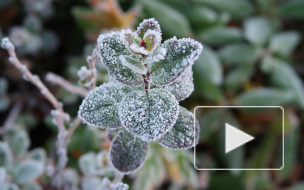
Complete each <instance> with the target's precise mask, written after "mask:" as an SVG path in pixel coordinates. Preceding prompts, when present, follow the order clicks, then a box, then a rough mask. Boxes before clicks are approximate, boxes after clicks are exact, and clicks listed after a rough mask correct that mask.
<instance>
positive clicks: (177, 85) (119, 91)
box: [79, 19, 202, 173]
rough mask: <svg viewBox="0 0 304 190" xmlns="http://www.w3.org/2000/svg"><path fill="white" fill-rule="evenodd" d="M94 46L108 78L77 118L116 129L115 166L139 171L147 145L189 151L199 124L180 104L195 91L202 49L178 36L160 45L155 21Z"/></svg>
mask: <svg viewBox="0 0 304 190" xmlns="http://www.w3.org/2000/svg"><path fill="white" fill-rule="evenodd" d="M97 43H98V48H99V53H100V58H101V60H102V63H103V64H104V65H105V66H106V68H107V70H108V72H109V75H110V78H111V79H112V80H111V81H110V82H109V83H106V84H103V85H101V86H100V87H98V88H96V89H94V90H93V91H91V92H90V93H89V95H88V96H87V97H86V98H85V99H84V101H83V103H82V104H81V106H80V109H79V117H81V118H82V120H83V121H84V122H85V123H87V124H88V125H91V126H96V127H101V128H106V129H107V130H117V129H118V130H119V132H118V134H117V135H116V137H115V138H114V139H113V142H112V144H111V148H110V160H111V163H112V164H113V166H114V168H116V169H117V170H118V171H119V172H123V173H130V172H133V171H135V170H137V169H138V168H140V167H141V166H142V164H143V163H144V160H145V159H146V156H147V153H148V147H149V143H148V142H150V141H157V142H158V143H160V144H161V145H162V146H164V147H167V148H171V149H185V148H190V147H192V146H193V145H194V144H195V143H194V140H195V137H194V135H198V133H199V132H198V130H199V126H198V123H196V124H195V125H196V126H194V116H193V114H192V113H191V112H189V111H187V110H186V109H185V108H183V107H180V106H179V105H178V101H180V100H183V99H185V98H186V97H188V96H189V95H190V94H191V93H192V91H193V82H192V81H193V79H192V70H191V67H192V65H193V63H194V61H195V60H196V59H197V58H198V57H199V55H200V53H201V51H202V45H201V44H200V43H198V42H196V41H194V40H192V39H189V38H182V39H179V40H178V39H176V37H174V38H171V39H169V40H166V41H165V42H164V43H163V44H161V30H160V26H159V24H158V22H157V21H155V20H154V19H146V20H144V21H143V22H142V23H141V24H140V25H139V27H138V28H137V30H136V31H135V32H131V30H123V31H121V32H111V33H107V34H102V35H100V37H99V38H98V42H97ZM196 139H197V137H196Z"/></svg>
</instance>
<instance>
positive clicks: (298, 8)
mask: <svg viewBox="0 0 304 190" xmlns="http://www.w3.org/2000/svg"><path fill="white" fill-rule="evenodd" d="M303 9H304V1H303V0H289V1H286V2H285V3H284V4H282V5H281V6H280V7H279V10H278V14H279V15H280V16H282V17H286V18H295V19H303V18H304V12H303Z"/></svg>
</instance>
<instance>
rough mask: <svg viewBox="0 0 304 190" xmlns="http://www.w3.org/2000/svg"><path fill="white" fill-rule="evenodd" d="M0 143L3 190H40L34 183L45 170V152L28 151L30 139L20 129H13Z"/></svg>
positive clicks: (0, 176) (0, 182) (37, 150)
mask: <svg viewBox="0 0 304 190" xmlns="http://www.w3.org/2000/svg"><path fill="white" fill-rule="evenodd" d="M3 138H4V141H1V142H0V160H1V163H0V184H1V189H3V190H18V189H23V190H29V189H32V190H41V189H42V187H41V186H40V185H39V183H37V182H36V180H37V179H38V178H40V177H41V176H42V175H43V173H44V169H45V163H46V152H45V150H44V149H42V148H36V149H33V150H31V151H28V149H29V146H30V139H29V137H28V135H27V132H26V131H25V130H23V129H22V128H14V129H12V130H10V131H8V132H7V133H6V134H5V135H4V137H3Z"/></svg>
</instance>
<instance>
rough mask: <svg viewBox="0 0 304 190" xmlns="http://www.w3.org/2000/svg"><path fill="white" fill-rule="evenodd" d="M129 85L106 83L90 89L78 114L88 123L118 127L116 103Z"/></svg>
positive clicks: (102, 126) (129, 89)
mask: <svg viewBox="0 0 304 190" xmlns="http://www.w3.org/2000/svg"><path fill="white" fill-rule="evenodd" d="M130 91H131V88H130V87H126V86H123V85H120V84H118V83H113V82H110V83H106V84H103V85H101V86H99V87H97V88H95V89H94V90H92V91H91V92H90V93H89V94H88V95H87V97H86V98H85V99H84V100H83V102H82V104H81V105H80V108H79V112H78V116H79V117H80V118H81V119H82V120H83V122H85V123H86V124H88V125H91V126H96V127H101V128H112V129H113V128H120V127H121V123H120V120H119V116H118V107H117V106H118V104H119V102H120V101H121V99H122V97H123V95H124V94H125V93H128V92H130Z"/></svg>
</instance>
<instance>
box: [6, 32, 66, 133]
mask: <svg viewBox="0 0 304 190" xmlns="http://www.w3.org/2000/svg"><path fill="white" fill-rule="evenodd" d="M1 46H2V48H4V49H6V50H7V51H8V54H9V56H10V57H9V61H10V62H11V63H12V64H13V65H14V66H15V67H16V68H17V69H18V70H19V71H20V72H21V73H22V74H23V78H24V79H25V80H27V81H29V82H31V83H33V84H34V85H35V86H36V87H37V88H39V89H40V92H41V93H42V94H43V95H44V96H45V97H46V99H47V100H48V101H49V102H50V103H51V104H52V105H53V106H54V108H55V109H56V110H57V111H58V112H60V116H61V117H63V118H65V119H68V118H69V116H68V114H67V113H64V111H63V108H62V103H61V102H59V101H58V100H57V99H56V98H55V96H54V95H53V94H52V93H51V92H50V91H49V89H48V88H47V87H46V86H45V85H44V84H43V83H42V82H41V80H40V78H39V77H38V76H37V75H33V74H32V73H31V72H30V71H29V70H28V69H27V67H26V66H25V65H23V64H22V63H21V62H20V61H19V59H18V58H17V56H16V52H15V46H14V45H13V44H12V43H11V42H10V40H9V39H8V38H3V39H2V43H1ZM58 127H60V128H64V124H63V122H61V123H58Z"/></svg>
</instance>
